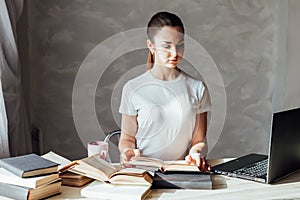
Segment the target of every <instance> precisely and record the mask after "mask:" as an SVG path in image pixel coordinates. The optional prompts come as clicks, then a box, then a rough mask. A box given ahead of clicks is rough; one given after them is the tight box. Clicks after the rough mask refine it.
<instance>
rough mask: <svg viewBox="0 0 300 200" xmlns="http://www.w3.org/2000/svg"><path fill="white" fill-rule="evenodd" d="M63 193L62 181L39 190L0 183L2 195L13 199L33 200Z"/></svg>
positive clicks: (38, 188) (0, 193)
mask: <svg viewBox="0 0 300 200" xmlns="http://www.w3.org/2000/svg"><path fill="white" fill-rule="evenodd" d="M60 192H61V181H57V182H54V183H51V184H47V185H43V186H41V187H37V188H28V187H22V186H17V185H12V184H6V183H0V195H1V196H4V197H8V198H11V199H18V200H23V199H24V200H33V199H43V198H46V197H50V196H53V195H55V194H59V193H60Z"/></svg>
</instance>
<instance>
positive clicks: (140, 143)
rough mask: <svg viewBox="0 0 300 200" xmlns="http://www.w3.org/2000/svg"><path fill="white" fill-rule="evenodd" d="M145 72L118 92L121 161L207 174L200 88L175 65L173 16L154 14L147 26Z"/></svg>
mask: <svg viewBox="0 0 300 200" xmlns="http://www.w3.org/2000/svg"><path fill="white" fill-rule="evenodd" d="M147 35H148V40H147V46H148V48H149V55H148V63H147V65H148V70H147V71H146V72H145V73H144V74H142V75H140V76H138V77H136V78H134V79H132V80H130V81H128V82H127V83H126V84H125V86H124V88H123V92H122V99H121V105H120V108H119V111H120V113H122V124H121V132H122V133H121V138H120V142H119V150H120V152H121V156H120V157H121V162H124V161H129V160H130V159H131V158H132V157H133V156H140V155H142V156H149V157H154V158H159V159H162V160H178V159H186V161H187V162H188V163H189V164H192V163H193V164H196V165H197V166H198V167H199V169H201V170H207V165H206V163H205V156H206V153H207V144H206V123H207V111H208V110H209V109H210V101H209V97H208V92H207V89H206V88H205V85H204V84H203V83H202V82H201V81H199V80H196V79H194V78H192V77H190V76H189V75H187V74H186V73H184V72H183V71H181V70H180V69H179V68H178V67H177V66H178V64H179V63H180V61H181V60H182V57H183V52H184V27H183V24H182V22H181V20H180V18H179V17H178V16H176V15H175V14H172V13H169V12H159V13H156V14H155V15H154V16H153V17H152V18H151V20H150V21H149V23H148V27H147Z"/></svg>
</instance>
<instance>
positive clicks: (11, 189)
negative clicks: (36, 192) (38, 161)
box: [0, 183, 29, 200]
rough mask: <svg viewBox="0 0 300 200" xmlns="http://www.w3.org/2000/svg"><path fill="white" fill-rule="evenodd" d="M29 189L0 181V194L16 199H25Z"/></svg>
mask: <svg viewBox="0 0 300 200" xmlns="http://www.w3.org/2000/svg"><path fill="white" fill-rule="evenodd" d="M28 193H29V189H28V188H25V187H20V186H16V185H11V184H5V183H0V195H1V196H4V197H8V198H12V199H17V200H23V199H24V200H27V199H28Z"/></svg>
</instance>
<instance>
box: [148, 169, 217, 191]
mask: <svg viewBox="0 0 300 200" xmlns="http://www.w3.org/2000/svg"><path fill="white" fill-rule="evenodd" d="M152 189H212V179H211V175H210V174H202V173H201V172H199V173H195V172H169V173H168V172H167V173H162V172H155V175H154V178H153V183H152Z"/></svg>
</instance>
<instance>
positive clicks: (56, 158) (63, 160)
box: [41, 151, 71, 170]
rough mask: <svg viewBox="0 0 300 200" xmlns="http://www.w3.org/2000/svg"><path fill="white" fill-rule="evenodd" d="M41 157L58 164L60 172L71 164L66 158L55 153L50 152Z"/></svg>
mask: <svg viewBox="0 0 300 200" xmlns="http://www.w3.org/2000/svg"><path fill="white" fill-rule="evenodd" d="M41 157H43V158H46V159H48V160H51V161H52V162H56V163H58V164H59V166H58V170H60V169H61V168H63V167H64V166H66V165H68V164H70V163H71V161H70V160H68V159H67V158H64V157H62V156H60V155H58V154H56V153H54V152H53V151H49V152H48V153H46V154H44V155H42V156H41Z"/></svg>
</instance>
